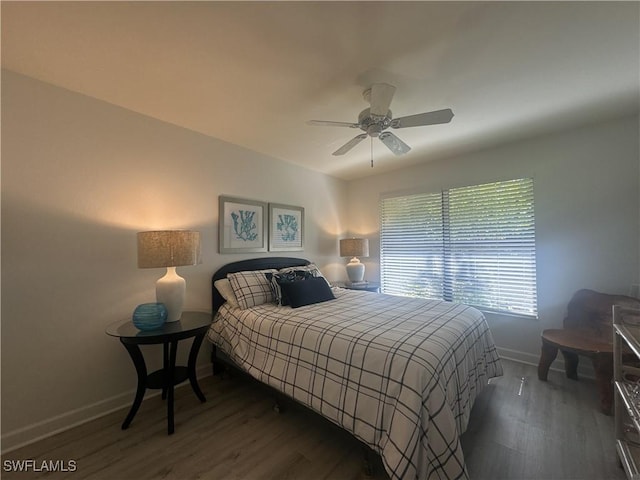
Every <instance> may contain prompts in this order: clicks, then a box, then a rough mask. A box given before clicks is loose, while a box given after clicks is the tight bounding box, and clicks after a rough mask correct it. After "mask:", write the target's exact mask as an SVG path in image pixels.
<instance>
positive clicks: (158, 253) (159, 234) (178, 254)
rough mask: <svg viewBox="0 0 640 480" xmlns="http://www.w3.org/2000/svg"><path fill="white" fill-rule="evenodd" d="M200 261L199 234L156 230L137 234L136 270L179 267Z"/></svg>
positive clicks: (184, 231)
mask: <svg viewBox="0 0 640 480" xmlns="http://www.w3.org/2000/svg"><path fill="white" fill-rule="evenodd" d="M199 261H200V232H193V231H190V230H158V231H151V232H139V233H138V268H159V267H180V266H185V265H196V264H197V263H198V262H199Z"/></svg>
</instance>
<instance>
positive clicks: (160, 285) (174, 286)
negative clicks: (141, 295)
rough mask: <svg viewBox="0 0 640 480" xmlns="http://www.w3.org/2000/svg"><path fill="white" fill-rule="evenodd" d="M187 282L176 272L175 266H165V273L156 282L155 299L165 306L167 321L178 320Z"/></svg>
mask: <svg viewBox="0 0 640 480" xmlns="http://www.w3.org/2000/svg"><path fill="white" fill-rule="evenodd" d="M186 291H187V282H185V280H184V278H182V277H181V276H180V275H178V273H177V272H176V267H167V274H166V275H165V276H164V277H162V278H160V279H159V280H158V281H157V282H156V301H157V302H158V303H164V306H165V307H167V322H175V321H177V320H180V317H181V316H182V307H183V306H184V294H185V292H186Z"/></svg>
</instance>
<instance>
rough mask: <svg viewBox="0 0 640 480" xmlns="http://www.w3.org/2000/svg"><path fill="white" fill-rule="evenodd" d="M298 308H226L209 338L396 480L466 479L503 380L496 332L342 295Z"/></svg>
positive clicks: (413, 305) (449, 313) (377, 297)
mask: <svg viewBox="0 0 640 480" xmlns="http://www.w3.org/2000/svg"><path fill="white" fill-rule="evenodd" d="M334 294H335V295H336V300H331V301H329V302H324V303H320V304H316V305H309V306H306V307H301V308H298V309H291V308H289V307H278V306H277V305H275V304H264V305H260V306H256V307H252V308H249V309H246V310H240V309H234V308H229V307H228V306H227V305H226V304H225V305H223V306H222V307H221V308H220V311H219V312H218V315H217V316H216V319H215V321H214V323H213V324H212V327H211V330H210V331H209V333H208V338H209V340H210V341H211V342H213V343H214V344H215V345H217V346H218V347H219V348H221V349H222V350H223V351H224V352H225V353H226V354H227V355H229V357H230V358H231V359H232V360H233V361H234V362H235V363H237V364H238V366H240V367H242V368H244V369H245V370H246V371H247V372H248V373H249V374H251V375H252V376H253V377H255V378H256V379H258V380H260V381H261V382H263V383H266V384H268V385H270V386H272V387H274V388H276V389H278V390H280V391H281V392H284V393H285V394H287V395H289V396H291V397H292V398H294V399H296V400H297V401H299V402H301V403H303V404H304V405H306V406H308V407H310V408H312V409H313V410H315V411H316V412H319V413H320V414H321V415H323V416H324V417H326V418H328V419H329V420H331V421H333V422H335V423H336V424H338V425H340V426H341V427H343V428H345V429H346V430H348V431H349V432H351V433H352V434H353V435H355V436H356V437H357V438H359V439H360V440H361V441H363V442H364V443H366V444H368V445H369V446H371V448H373V449H374V450H375V451H377V452H378V453H379V454H380V456H381V457H382V460H383V463H384V465H385V468H386V470H387V472H388V473H389V475H390V476H391V478H394V479H436V478H437V479H444V478H446V479H457V478H467V472H466V468H465V463H464V458H463V454H462V448H461V446H460V442H459V436H460V434H461V433H463V432H464V430H465V429H466V426H467V423H468V420H469V415H470V412H471V407H472V406H473V402H474V400H475V398H476V396H477V395H478V394H479V393H480V391H481V390H482V389H483V387H484V386H485V385H486V384H487V380H488V379H489V378H491V377H494V376H499V375H502V366H501V364H500V359H499V357H498V354H497V351H496V349H495V345H494V343H493V338H492V336H491V332H490V331H489V328H488V326H487V323H486V320H485V318H484V316H483V315H482V313H481V312H479V311H478V310H476V309H474V308H472V307H468V306H465V305H461V304H455V303H449V302H441V301H432V300H421V299H412V298H405V297H395V296H390V295H382V294H375V293H370V292H362V291H351V290H344V289H334Z"/></svg>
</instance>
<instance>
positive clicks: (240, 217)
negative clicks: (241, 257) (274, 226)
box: [218, 196, 267, 253]
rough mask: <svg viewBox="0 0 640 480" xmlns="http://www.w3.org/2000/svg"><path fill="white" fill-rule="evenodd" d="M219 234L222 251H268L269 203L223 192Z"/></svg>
mask: <svg viewBox="0 0 640 480" xmlns="http://www.w3.org/2000/svg"><path fill="white" fill-rule="evenodd" d="M219 203H220V204H219V208H220V210H219V225H218V230H219V232H218V236H219V245H220V247H219V248H220V253H252V252H266V251H267V204H266V203H265V202H258V201H256V200H246V199H243V198H234V197H226V196H220V198H219Z"/></svg>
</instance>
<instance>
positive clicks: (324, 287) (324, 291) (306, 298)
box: [280, 277, 336, 308]
mask: <svg viewBox="0 0 640 480" xmlns="http://www.w3.org/2000/svg"><path fill="white" fill-rule="evenodd" d="M280 288H281V289H282V296H283V297H286V298H287V300H288V301H289V304H290V305H291V308H298V307H303V306H305V305H311V304H314V303H320V302H326V301H328V300H333V299H335V298H336V297H334V296H333V292H332V291H331V287H329V285H328V284H327V281H326V280H325V279H324V278H322V277H311V278H307V279H305V280H300V281H297V282H290V283H281V284H280Z"/></svg>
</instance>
